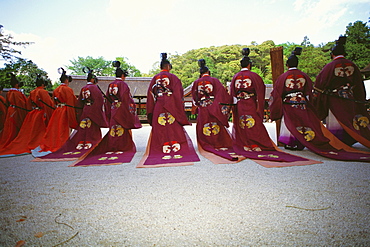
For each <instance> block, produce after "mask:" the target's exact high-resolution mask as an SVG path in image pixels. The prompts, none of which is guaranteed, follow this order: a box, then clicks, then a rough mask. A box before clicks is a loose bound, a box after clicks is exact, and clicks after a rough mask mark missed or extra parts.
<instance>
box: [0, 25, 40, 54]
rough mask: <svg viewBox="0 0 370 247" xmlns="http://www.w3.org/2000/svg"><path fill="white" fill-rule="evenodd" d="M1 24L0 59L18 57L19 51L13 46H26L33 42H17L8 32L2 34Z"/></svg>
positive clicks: (0, 27)
mask: <svg viewBox="0 0 370 247" xmlns="http://www.w3.org/2000/svg"><path fill="white" fill-rule="evenodd" d="M2 28H3V26H2V25H0V55H1V58H0V60H5V61H14V60H17V59H19V58H20V57H18V55H21V52H20V51H19V50H17V49H15V48H14V46H27V45H30V44H33V42H17V41H14V40H13V39H14V38H13V36H12V35H10V34H4V33H3V30H2Z"/></svg>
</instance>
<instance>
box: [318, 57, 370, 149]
mask: <svg viewBox="0 0 370 247" xmlns="http://www.w3.org/2000/svg"><path fill="white" fill-rule="evenodd" d="M315 87H316V88H318V89H319V90H328V92H329V93H330V94H329V95H328V94H325V93H321V92H317V94H315V97H314V98H313V105H314V106H315V108H316V110H317V112H318V117H319V118H320V119H324V118H325V117H327V116H328V111H329V110H330V111H331V112H332V113H333V115H334V116H335V118H336V120H337V121H338V122H339V123H340V125H341V126H342V128H343V129H344V130H345V131H346V132H347V133H348V134H349V135H350V136H351V137H352V138H353V139H355V140H356V141H358V142H360V143H361V144H363V145H365V146H367V147H369V148H370V129H369V119H370V117H369V114H368V112H367V110H366V107H365V104H363V103H357V102H355V101H354V100H357V101H362V102H365V99H366V91H365V86H364V83H363V79H362V76H361V73H360V71H359V69H358V68H357V66H356V65H355V64H354V63H353V62H351V61H350V60H348V59H345V58H344V57H343V56H337V57H335V58H334V60H333V61H332V62H330V63H328V64H327V65H326V66H325V67H324V68H323V69H322V71H321V72H320V74H319V75H318V76H317V78H316V83H315ZM333 134H335V135H336V136H337V137H338V138H339V139H341V140H343V141H344V142H347V143H349V144H352V143H353V142H352V143H351V140H348V141H347V140H346V139H344V138H343V136H342V133H333Z"/></svg>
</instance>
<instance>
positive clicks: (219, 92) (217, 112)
mask: <svg viewBox="0 0 370 247" xmlns="http://www.w3.org/2000/svg"><path fill="white" fill-rule="evenodd" d="M192 97H193V101H194V104H195V105H196V106H197V112H198V117H197V128H196V130H197V141H198V145H200V146H201V147H202V149H203V150H205V151H208V152H211V153H214V154H216V155H218V156H220V157H222V158H225V159H228V160H231V161H236V160H238V158H237V157H235V152H234V149H233V142H232V139H231V135H230V133H229V131H228V129H227V127H229V122H228V118H229V112H230V105H231V97H230V95H229V94H228V93H227V91H226V89H225V88H224V86H223V85H222V84H221V82H220V81H219V80H218V79H217V78H214V77H211V76H209V75H203V76H202V77H201V78H199V79H198V80H196V81H195V82H194V83H193V86H192ZM220 103H222V104H223V105H220Z"/></svg>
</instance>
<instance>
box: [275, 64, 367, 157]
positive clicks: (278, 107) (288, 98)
mask: <svg viewBox="0 0 370 247" xmlns="http://www.w3.org/2000/svg"><path fill="white" fill-rule="evenodd" d="M311 97H312V81H311V80H310V78H309V77H308V76H307V75H306V74H305V73H303V72H302V71H300V70H298V69H290V70H289V71H287V72H285V73H284V74H282V75H280V76H279V78H278V79H277V81H276V82H275V85H274V89H273V91H272V93H271V98H270V100H271V103H270V117H271V119H272V120H277V119H280V118H281V117H282V116H284V122H285V125H286V127H287V129H288V130H289V132H290V133H291V134H292V135H293V136H294V137H295V138H297V139H298V140H299V142H300V143H302V144H303V145H304V146H306V147H307V148H308V149H310V150H311V151H312V152H314V153H316V154H319V155H321V156H324V157H327V158H330V159H336V160H351V161H366V162H369V161H370V154H369V153H359V152H356V150H355V149H352V148H350V147H348V146H346V145H345V144H344V143H342V142H340V141H339V140H338V139H337V138H336V137H335V136H334V135H332V134H331V133H330V132H329V131H327V130H326V129H325V128H324V127H323V125H322V123H321V121H320V119H319V118H318V117H317V116H316V114H315V111H314V108H313V106H312V105H311V103H310V102H309V101H308V98H311Z"/></svg>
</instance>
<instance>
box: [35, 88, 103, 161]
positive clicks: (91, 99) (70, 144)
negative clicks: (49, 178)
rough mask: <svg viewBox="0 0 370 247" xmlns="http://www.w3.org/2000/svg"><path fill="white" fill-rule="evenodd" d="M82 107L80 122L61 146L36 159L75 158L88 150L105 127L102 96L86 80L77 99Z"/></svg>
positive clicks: (99, 137) (97, 89)
mask: <svg viewBox="0 0 370 247" xmlns="http://www.w3.org/2000/svg"><path fill="white" fill-rule="evenodd" d="M77 107H79V108H82V113H81V114H80V124H79V126H78V127H77V130H75V131H74V132H73V133H72V135H71V136H70V138H69V139H68V140H67V141H66V142H65V143H64V144H63V146H62V147H61V148H60V149H59V150H57V151H56V152H54V153H50V154H48V155H45V156H42V157H39V158H38V159H37V161H58V160H76V159H78V158H79V157H81V156H82V155H83V154H85V153H86V152H88V151H89V150H90V149H91V148H92V147H93V146H95V145H96V144H97V143H98V142H99V141H100V140H101V138H102V135H101V130H100V128H107V127H108V122H107V119H106V116H105V110H104V98H103V95H102V93H101V91H100V90H99V88H98V86H97V85H94V84H93V83H91V82H88V83H87V85H86V86H84V87H82V89H81V91H80V95H79V97H78V101H77Z"/></svg>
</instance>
